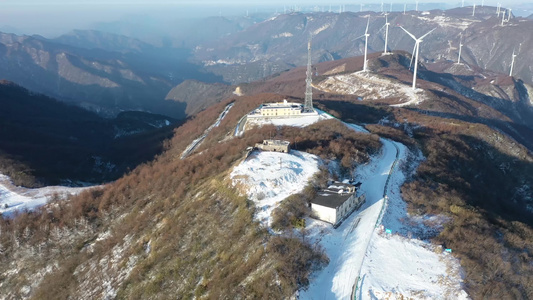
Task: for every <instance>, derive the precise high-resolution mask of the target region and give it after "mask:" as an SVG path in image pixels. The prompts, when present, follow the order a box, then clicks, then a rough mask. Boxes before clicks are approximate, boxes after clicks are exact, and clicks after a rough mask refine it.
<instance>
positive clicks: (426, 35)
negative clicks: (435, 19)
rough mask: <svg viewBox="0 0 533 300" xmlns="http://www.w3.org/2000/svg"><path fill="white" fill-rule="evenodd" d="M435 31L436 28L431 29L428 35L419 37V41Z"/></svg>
mask: <svg viewBox="0 0 533 300" xmlns="http://www.w3.org/2000/svg"><path fill="white" fill-rule="evenodd" d="M435 29H437V27H435V28H433V29H431V30H430V31H429V32H428V33H426V34H424V35H423V36H421V37H420V38H419V40H422V39H423V38H425V37H426V36H427V35H428V34H430V33H432V32H433V31H434V30H435Z"/></svg>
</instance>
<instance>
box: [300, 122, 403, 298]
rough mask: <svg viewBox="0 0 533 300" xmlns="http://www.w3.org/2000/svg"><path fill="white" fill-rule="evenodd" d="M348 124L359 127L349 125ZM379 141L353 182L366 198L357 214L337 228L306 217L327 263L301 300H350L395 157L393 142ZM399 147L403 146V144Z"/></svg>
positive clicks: (381, 205) (302, 293) (312, 236)
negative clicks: (375, 152)
mask: <svg viewBox="0 0 533 300" xmlns="http://www.w3.org/2000/svg"><path fill="white" fill-rule="evenodd" d="M349 127H351V128H354V127H355V128H357V127H358V126H357V125H352V124H350V125H349ZM381 142H382V143H383V147H382V151H381V155H379V156H375V157H373V159H372V160H371V161H370V163H368V164H366V165H363V166H361V167H359V168H358V169H357V171H356V181H361V182H362V183H363V184H362V185H361V191H362V192H363V193H365V194H366V199H367V201H366V203H365V204H364V205H363V207H362V208H361V209H360V210H359V213H357V212H355V213H353V214H352V215H351V216H350V217H349V218H348V219H346V220H345V221H344V223H342V224H341V226H339V227H338V228H337V229H333V227H332V226H331V225H330V224H327V223H324V222H321V221H318V220H313V219H310V220H309V222H310V226H309V229H310V231H311V232H312V235H311V236H310V238H312V239H313V240H315V241H316V242H319V243H320V244H321V245H322V246H323V247H324V248H325V250H326V253H327V255H328V256H329V258H330V263H329V265H328V266H327V267H326V268H325V269H324V270H321V271H320V272H319V273H318V274H316V276H317V277H316V278H313V279H312V280H311V284H310V286H309V288H308V289H307V290H306V291H302V292H301V293H300V299H350V296H351V294H352V291H353V287H354V284H355V283H356V281H357V277H358V276H359V270H360V267H361V265H362V263H363V259H364V257H365V253H366V250H367V247H368V245H369V242H370V239H371V237H372V234H373V232H374V228H375V226H376V223H377V221H378V218H379V216H380V212H381V210H382V207H383V201H384V198H383V192H384V188H385V184H386V182H387V177H388V176H389V172H390V171H391V168H392V166H393V164H394V161H395V160H396V153H397V152H396V147H395V146H394V144H393V143H394V142H391V141H389V140H386V139H381ZM399 146H401V147H403V145H402V144H399ZM401 158H402V159H403V157H402V156H401Z"/></svg>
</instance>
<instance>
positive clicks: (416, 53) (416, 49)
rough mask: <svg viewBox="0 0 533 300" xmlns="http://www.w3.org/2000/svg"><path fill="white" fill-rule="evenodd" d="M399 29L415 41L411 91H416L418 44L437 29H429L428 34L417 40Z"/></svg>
mask: <svg viewBox="0 0 533 300" xmlns="http://www.w3.org/2000/svg"><path fill="white" fill-rule="evenodd" d="M400 28H401V29H403V31H405V32H406V33H407V34H408V35H409V36H410V37H412V38H413V40H415V47H414V48H413V52H414V53H413V54H414V55H415V57H414V58H415V69H414V72H413V90H414V89H416V72H417V70H418V52H419V50H420V43H422V40H423V39H424V38H425V37H426V36H427V35H428V34H430V33H432V32H433V31H434V30H435V29H437V28H433V29H431V30H430V31H429V32H428V33H426V34H424V35H423V36H421V37H419V38H416V37H415V36H414V35H413V34H412V33H410V32H409V31H407V30H406V29H405V28H403V27H402V26H400Z"/></svg>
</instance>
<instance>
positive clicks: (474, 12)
mask: <svg viewBox="0 0 533 300" xmlns="http://www.w3.org/2000/svg"><path fill="white" fill-rule="evenodd" d="M475 15H476V3H474V6H472V17H474V16H475Z"/></svg>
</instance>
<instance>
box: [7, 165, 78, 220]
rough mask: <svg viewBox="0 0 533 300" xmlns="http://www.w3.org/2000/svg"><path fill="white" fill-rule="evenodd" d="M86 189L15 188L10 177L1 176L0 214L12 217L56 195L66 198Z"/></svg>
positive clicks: (58, 187) (40, 204) (62, 187)
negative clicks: (17, 212)
mask: <svg viewBox="0 0 533 300" xmlns="http://www.w3.org/2000/svg"><path fill="white" fill-rule="evenodd" d="M86 189H88V188H87V187H65V186H48V187H44V188H38V189H28V188H24V187H19V186H15V185H14V184H13V182H12V181H11V179H10V178H9V177H8V176H6V175H2V174H0V214H2V215H4V216H10V215H12V214H13V213H15V212H16V211H23V210H33V209H35V208H37V207H39V206H43V205H44V204H46V202H47V201H48V200H50V199H52V198H53V197H54V195H57V196H59V197H60V198H66V197H68V196H69V195H77V194H79V193H81V192H82V191H83V190H86Z"/></svg>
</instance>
